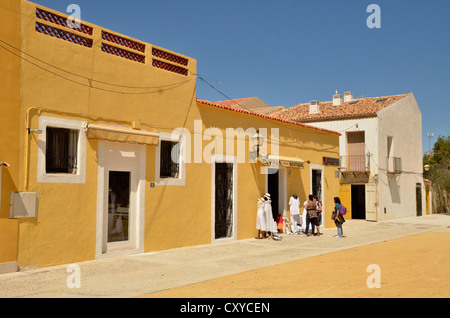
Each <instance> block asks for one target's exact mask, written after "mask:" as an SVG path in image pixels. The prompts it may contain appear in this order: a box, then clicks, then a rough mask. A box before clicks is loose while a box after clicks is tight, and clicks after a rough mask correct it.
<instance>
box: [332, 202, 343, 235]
mask: <svg viewBox="0 0 450 318" xmlns="http://www.w3.org/2000/svg"><path fill="white" fill-rule="evenodd" d="M340 210H341V200H340V199H339V197H335V198H334V213H333V217H334V224H336V227H337V235H336V236H335V237H338V238H341V237H344V232H343V230H342V224H343V223H344V222H345V220H344V217H343V216H342V215H341V213H340Z"/></svg>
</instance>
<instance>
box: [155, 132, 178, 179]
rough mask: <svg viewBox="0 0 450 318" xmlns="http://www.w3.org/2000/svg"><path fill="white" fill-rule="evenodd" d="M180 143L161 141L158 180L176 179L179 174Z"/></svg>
mask: <svg viewBox="0 0 450 318" xmlns="http://www.w3.org/2000/svg"><path fill="white" fill-rule="evenodd" d="M179 162H180V143H179V142H172V141H168V140H161V155H160V174H159V176H160V178H178V176H179V173H180V164H179Z"/></svg>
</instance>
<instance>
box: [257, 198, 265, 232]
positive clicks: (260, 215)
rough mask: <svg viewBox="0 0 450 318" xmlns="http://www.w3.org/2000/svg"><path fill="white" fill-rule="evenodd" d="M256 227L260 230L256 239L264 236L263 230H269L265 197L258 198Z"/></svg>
mask: <svg viewBox="0 0 450 318" xmlns="http://www.w3.org/2000/svg"><path fill="white" fill-rule="evenodd" d="M256 229H257V230H258V236H257V237H255V238H256V239H262V238H264V237H263V236H261V232H264V234H265V233H266V232H267V227H266V216H265V214H264V199H263V198H259V199H258V211H257V213H256Z"/></svg>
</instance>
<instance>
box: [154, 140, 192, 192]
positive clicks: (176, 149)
mask: <svg viewBox="0 0 450 318" xmlns="http://www.w3.org/2000/svg"><path fill="white" fill-rule="evenodd" d="M189 137H190V136H189V135H184V134H175V133H165V132H159V143H158V146H157V147H156V153H155V155H156V157H155V177H156V178H155V179H156V180H155V181H156V184H158V185H173V186H184V185H185V175H186V169H185V168H186V165H185V160H184V158H185V153H184V152H185V151H186V148H189V144H188V145H186V140H187V142H188V143H189Z"/></svg>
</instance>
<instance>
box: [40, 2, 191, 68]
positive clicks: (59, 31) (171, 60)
mask: <svg viewBox="0 0 450 318" xmlns="http://www.w3.org/2000/svg"><path fill="white" fill-rule="evenodd" d="M68 19H69V18H68V17H64V14H61V15H60V14H56V13H53V12H50V11H48V10H45V9H43V8H39V7H36V29H35V30H36V32H38V33H41V34H45V35H48V36H51V37H55V38H58V39H61V40H64V41H67V42H71V43H74V44H78V45H81V46H84V47H86V48H90V49H97V47H95V48H93V46H94V45H93V43H94V34H95V33H96V32H95V31H96V30H95V27H92V26H89V25H87V24H84V23H76V24H73V23H71V24H69V23H68ZM97 34H98V33H97ZM147 46H148V45H146V44H144V43H141V42H139V41H136V40H134V39H130V38H126V37H124V36H121V35H118V34H114V33H112V32H110V31H106V30H101V45H99V46H98V48H100V50H101V51H102V52H105V53H108V54H111V55H114V56H117V57H120V58H124V59H127V60H130V61H133V62H138V63H142V64H147V63H150V64H151V65H152V66H153V67H155V68H158V69H162V70H165V71H169V72H172V73H176V74H180V75H184V76H187V75H188V74H189V69H188V68H187V67H188V64H189V59H187V58H185V57H183V56H179V55H177V54H174V53H171V52H167V51H164V50H163V49H161V48H156V47H151V48H150V49H148V48H147Z"/></svg>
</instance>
